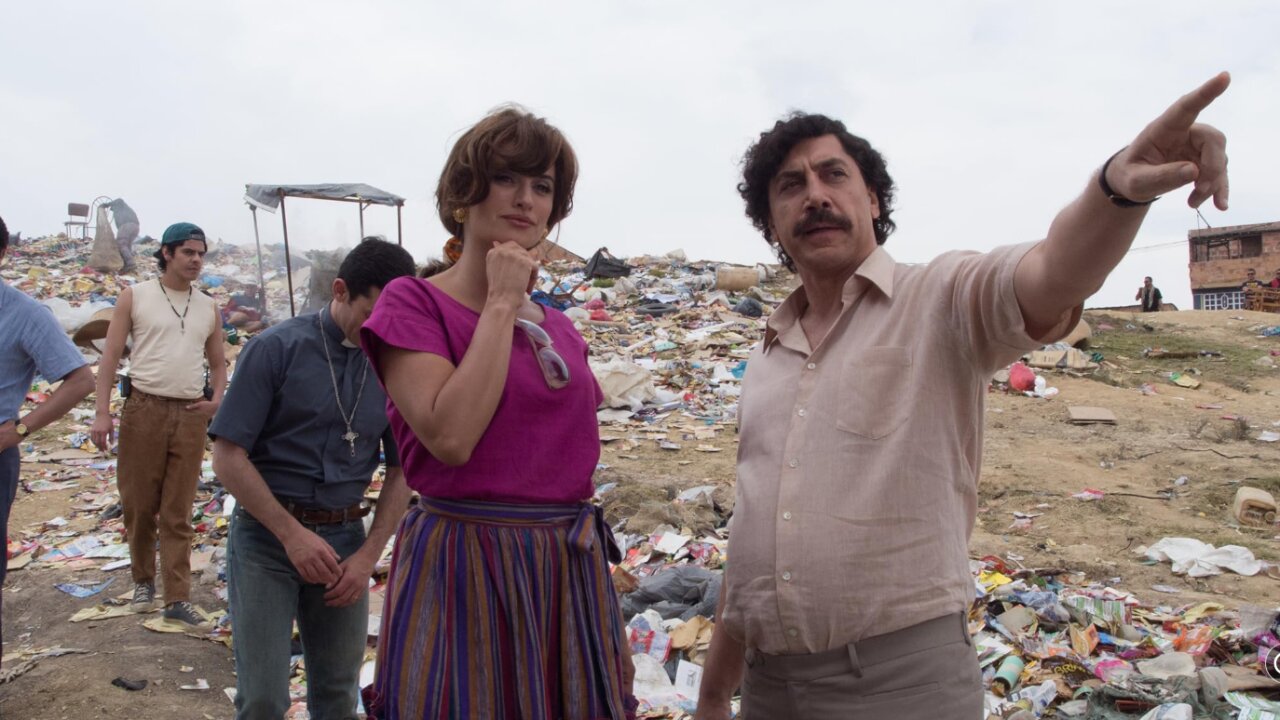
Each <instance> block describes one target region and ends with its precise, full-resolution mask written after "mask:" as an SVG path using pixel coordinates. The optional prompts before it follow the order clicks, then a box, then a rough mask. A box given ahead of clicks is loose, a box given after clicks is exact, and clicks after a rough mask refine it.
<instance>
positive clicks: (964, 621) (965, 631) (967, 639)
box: [960, 613, 973, 647]
mask: <svg viewBox="0 0 1280 720" xmlns="http://www.w3.org/2000/svg"><path fill="white" fill-rule="evenodd" d="M960 634H961V635H963V636H964V644H965V645H968V646H969V647H973V636H972V635H970V634H969V616H968V615H966V614H964V613H960Z"/></svg>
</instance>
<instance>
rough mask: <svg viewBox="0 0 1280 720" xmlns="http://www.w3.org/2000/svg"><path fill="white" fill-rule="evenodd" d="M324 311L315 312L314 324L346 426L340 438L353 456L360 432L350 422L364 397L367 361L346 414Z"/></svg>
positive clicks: (339, 412)
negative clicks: (317, 330) (318, 328)
mask: <svg viewBox="0 0 1280 720" xmlns="http://www.w3.org/2000/svg"><path fill="white" fill-rule="evenodd" d="M324 313H325V308H322V309H321V310H320V312H319V313H317V314H316V324H318V325H319V326H320V343H321V344H322V345H324V361H325V362H326V363H327V364H328V365H329V379H330V380H332V381H333V399H334V400H337V401H338V414H339V415H341V416H342V422H343V424H345V425H346V426H347V433H346V434H345V435H343V436H342V439H343V440H346V441H347V444H348V445H350V446H351V457H355V456H356V439H357V438H359V437H360V433H358V432H356V431H355V430H352V429H351V423H352V422H353V421H354V420H355V419H356V411H357V410H359V409H360V398H361V397H364V382H365V380H368V379H369V362H368V361H367V360H366V361H365V364H364V372H363V373H362V374H361V375H360V391H359V392H357V393H356V402H355V405H353V406H352V407H351V414H347V411H346V409H345V408H343V407H342V392H341V391H339V390H338V374H337V373H336V372H334V370H333V357H332V356H331V355H330V354H329V334H328V333H327V332H325V329H324Z"/></svg>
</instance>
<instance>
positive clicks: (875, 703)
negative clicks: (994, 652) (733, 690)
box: [742, 615, 983, 720]
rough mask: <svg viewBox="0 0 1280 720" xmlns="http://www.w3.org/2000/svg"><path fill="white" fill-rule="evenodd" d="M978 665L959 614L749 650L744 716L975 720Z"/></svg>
mask: <svg viewBox="0 0 1280 720" xmlns="http://www.w3.org/2000/svg"><path fill="white" fill-rule="evenodd" d="M982 716H983V691H982V672H981V670H979V668H978V656H977V654H976V653H975V652H974V649H973V645H972V640H971V639H970V637H969V631H968V628H966V627H965V624H964V617H963V616H962V615H949V616H946V617H941V618H935V619H933V620H927V621H925V622H923V623H920V624H919V625H912V626H911V627H908V628H903V629H902V630H897V631H895V632H891V633H888V634H886V635H877V636H876V637H871V638H865V639H863V640H859V641H858V642H856V643H853V644H851V645H848V646H846V647H842V648H838V649H836V650H829V651H827V652H824V653H818V654H814V655H764V654H762V653H758V652H756V651H754V650H748V651H747V675H746V678H745V680H744V681H743V683H742V718H743V719H744V720H766V719H769V718H796V719H797V720H826V719H828V718H840V719H841V720H884V719H885V718H893V719H894V720H981V718H982Z"/></svg>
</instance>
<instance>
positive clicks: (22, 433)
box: [13, 422, 31, 438]
mask: <svg viewBox="0 0 1280 720" xmlns="http://www.w3.org/2000/svg"><path fill="white" fill-rule="evenodd" d="M13 431H14V432H16V433H18V437H20V438H25V437H26V436H28V435H30V434H31V428H29V427H27V424H26V423H21V422H20V423H17V424H15V425H14V426H13Z"/></svg>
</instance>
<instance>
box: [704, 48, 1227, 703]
mask: <svg viewBox="0 0 1280 720" xmlns="http://www.w3.org/2000/svg"><path fill="white" fill-rule="evenodd" d="M1228 82H1229V79H1228V77H1227V76H1226V74H1225V73H1224V74H1222V75H1219V76H1217V77H1215V78H1214V79H1212V80H1210V81H1209V82H1208V83H1206V84H1205V85H1204V86H1202V87H1200V88H1199V89H1197V90H1195V91H1193V92H1191V93H1190V94H1188V95H1186V96H1184V97H1182V98H1181V99H1179V100H1178V101H1177V102H1176V103H1174V105H1173V106H1171V107H1170V108H1169V110H1167V111H1166V112H1165V113H1164V114H1163V115H1161V116H1160V117H1159V118H1157V119H1156V120H1155V121H1153V122H1152V123H1151V124H1150V125H1148V126H1147V127H1146V128H1145V129H1144V130H1143V131H1142V132H1141V133H1139V134H1138V136H1137V138H1136V139H1135V140H1134V141H1133V143H1132V144H1131V145H1129V146H1128V147H1126V148H1124V149H1123V150H1121V151H1120V152H1119V153H1117V154H1116V155H1114V156H1113V157H1112V158H1111V159H1110V160H1108V161H1107V162H1106V163H1104V164H1103V167H1102V169H1101V170H1100V171H1099V172H1098V173H1096V174H1095V175H1094V177H1093V178H1092V179H1091V180H1090V182H1089V183H1088V185H1087V186H1086V188H1085V190H1084V192H1083V193H1082V194H1081V195H1080V196H1079V197H1078V198H1077V199H1076V200H1075V201H1074V202H1072V203H1071V204H1070V205H1068V206H1067V207H1066V208H1065V209H1063V210H1062V211H1061V212H1060V213H1059V214H1058V216H1057V218H1055V219H1054V221H1053V224H1052V225H1051V226H1050V228H1049V233H1048V236H1047V238H1046V239H1045V240H1043V241H1041V242H1036V243H1027V244H1024V245H1013V246H1008V247H1002V248H999V249H997V250H994V251H992V252H990V253H986V254H978V253H967V252H950V253H946V254H944V255H942V256H941V257H939V258H937V259H936V260H934V261H933V262H931V263H929V264H928V265H917V266H913V265H903V264H899V263H896V262H894V260H893V259H892V258H891V257H890V256H889V254H888V253H887V252H885V250H884V249H883V247H881V246H882V245H883V244H884V242H885V240H886V238H887V237H888V235H889V233H890V232H892V231H893V229H894V223H893V221H892V219H891V214H892V203H893V192H894V186H893V181H892V179H891V178H890V177H889V175H888V173H887V171H886V169H885V163H884V160H883V158H882V157H881V156H880V154H879V153H878V152H876V151H875V150H874V149H872V148H871V146H870V145H869V144H868V143H867V142H866V141H865V140H863V139H861V138H859V137H856V136H854V135H852V134H850V133H849V132H848V131H847V130H846V129H845V127H844V125H843V124H841V123H840V122H838V121H835V120H831V119H829V118H826V117H824V116H821V115H805V114H795V115H793V116H791V117H789V118H787V119H785V120H782V121H780V122H778V123H777V124H776V125H775V126H774V128H773V129H772V130H770V131H768V132H766V133H763V134H762V135H761V136H760V140H759V142H757V143H756V144H755V145H754V146H753V147H752V148H751V149H749V150H748V151H747V155H746V158H745V160H744V163H743V165H744V168H743V182H742V184H741V185H740V186H739V189H740V192H741V193H742V196H743V198H744V200H746V203H747V215H748V216H749V217H750V218H751V219H752V221H753V222H754V224H755V226H756V227H757V229H759V230H760V231H761V232H762V233H763V234H764V236H765V239H766V240H767V241H768V242H769V243H770V244H771V245H773V246H774V248H775V250H776V251H777V253H778V256H779V258H780V259H781V261H782V262H783V264H785V265H787V266H788V267H790V268H792V269H793V270H795V271H796V272H797V273H798V274H799V276H800V280H801V283H802V285H801V287H800V288H799V289H797V290H796V291H795V292H794V293H793V294H792V295H791V296H790V297H789V298H788V299H787V300H786V302H784V303H783V304H782V306H781V307H779V308H778V310H777V312H775V313H774V314H773V316H772V317H771V318H770V320H769V323H768V328H767V330H766V333H765V337H764V340H763V341H762V342H761V344H760V346H759V347H757V348H756V349H755V351H754V352H753V354H752V357H751V359H750V361H749V364H748V370H747V376H746V378H745V380H744V383H743V388H744V392H743V396H742V402H741V411H740V418H741V435H740V438H741V445H740V449H739V457H738V486H737V504H736V508H735V511H734V518H733V521H732V526H731V533H730V539H729V564H728V568H727V577H726V584H725V591H724V594H723V595H722V596H721V598H720V607H719V610H718V611H717V620H718V621H719V623H720V627H719V628H718V632H716V634H715V636H714V639H713V642H712V646H711V650H710V653H709V655H708V659H707V664H706V671H705V675H704V677H703V680H702V687H701V698H700V701H699V707H698V715H697V717H698V718H699V720H720V719H721V718H728V717H729V699H730V698H731V697H732V695H733V693H734V691H735V690H736V689H737V688H738V687H739V685H740V684H741V686H742V696H743V716H744V717H745V718H747V720H758V719H760V718H784V717H786V718H806V719H807V718H842V719H845V718H852V719H854V720H872V719H875V720H879V719H881V718H895V719H896V720H917V719H918V720H924V719H925V718H928V719H929V720H939V719H942V720H979V719H980V718H981V717H982V715H983V691H982V680H981V673H980V672H979V669H978V665H977V659H976V654H975V652H974V650H973V648H972V646H971V644H970V642H971V641H970V637H969V632H968V628H967V625H966V622H965V613H966V611H967V609H968V608H969V606H970V604H971V603H972V602H973V600H974V586H973V581H972V579H971V577H970V574H969V564H968V549H967V546H968V540H969V535H970V533H971V531H972V529H973V523H974V517H975V513H976V506H977V481H978V474H979V469H980V465H981V459H982V422H983V410H984V396H985V393H986V385H987V383H988V381H989V378H990V377H991V375H992V373H993V372H994V371H995V370H997V369H998V368H1000V367H1003V366H1004V365H1006V364H1008V363H1009V362H1012V361H1013V360H1016V359H1017V358H1018V357H1019V356H1020V355H1021V354H1022V353H1023V352H1025V351H1026V350H1028V349H1032V348H1035V347H1038V346H1039V345H1041V344H1042V343H1044V342H1051V341H1053V340H1055V339H1058V338H1060V337H1062V336H1063V335H1065V334H1066V333H1067V332H1068V331H1069V330H1070V329H1071V328H1072V327H1074V325H1075V323H1076V321H1077V320H1078V318H1079V316H1080V312H1081V307H1082V303H1083V302H1084V300H1085V299H1086V298H1088V297H1089V296H1090V295H1091V294H1093V293H1094V292H1095V291H1096V290H1097V289H1098V288H1099V287H1100V286H1101V285H1102V282H1103V280H1104V279H1105V278H1106V276H1107V273H1108V272H1110V271H1111V269H1112V268H1114V267H1115V265H1116V264H1117V263H1118V262H1119V260H1120V259H1121V258H1122V257H1123V256H1124V254H1125V252H1126V251H1127V250H1128V248H1129V245H1130V244H1131V243H1132V241H1133V238H1134V236H1135V235H1136V233H1137V231H1138V228H1139V226H1140V225H1141V224H1142V220H1143V218H1144V217H1145V215H1146V207H1147V205H1148V204H1149V203H1150V202H1152V201H1153V200H1155V198H1156V197H1157V196H1158V195H1160V194H1162V193H1165V192H1170V191H1172V190H1175V189H1177V188H1179V187H1181V186H1183V185H1185V184H1187V183H1189V182H1192V181H1194V183H1195V186H1194V189H1193V190H1192V192H1191V196H1190V198H1189V201H1188V202H1189V203H1190V204H1191V205H1192V206H1199V205H1200V204H1201V203H1203V202H1204V201H1205V200H1206V199H1208V198H1210V197H1212V198H1213V199H1214V201H1215V204H1216V205H1217V206H1218V207H1219V208H1220V209H1223V210H1225V209H1226V203H1227V177H1226V154H1225V146H1226V141H1225V138H1224V137H1223V135H1222V133H1220V132H1218V131H1217V130H1215V129H1213V128H1211V127H1209V126H1207V125H1201V124H1197V123H1196V122H1195V120H1196V117H1197V115H1198V114H1199V112H1200V111H1201V110H1203V109H1204V108H1205V107H1207V106H1208V105H1209V103H1210V102H1212V101H1213V99H1214V98H1216V97H1217V96H1218V95H1219V94H1221V93H1222V92H1223V91H1224V90H1225V89H1226V87H1227V84H1228ZM998 192H999V190H998V188H987V189H983V190H981V191H980V192H975V202H981V203H991V202H993V201H998ZM744 675H745V678H744Z"/></svg>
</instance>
